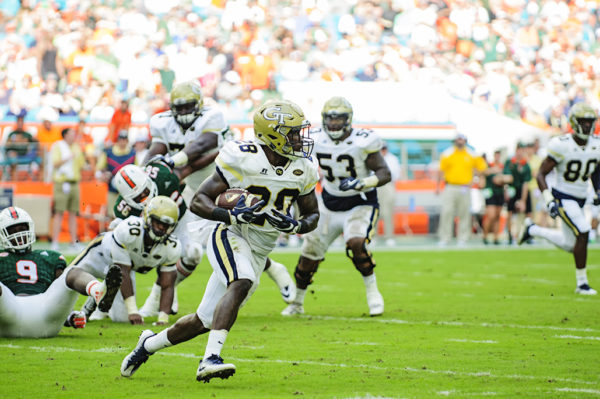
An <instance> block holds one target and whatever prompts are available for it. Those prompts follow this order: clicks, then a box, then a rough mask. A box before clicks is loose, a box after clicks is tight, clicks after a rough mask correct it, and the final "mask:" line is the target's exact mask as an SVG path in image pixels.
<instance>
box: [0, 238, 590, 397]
mask: <svg viewBox="0 0 600 399" xmlns="http://www.w3.org/2000/svg"><path fill="white" fill-rule="evenodd" d="M375 256H376V260H377V264H378V266H377V268H376V272H377V279H378V282H379V287H380V290H381V292H382V294H383V296H384V297H385V300H386V311H385V313H384V315H383V316H382V317H377V318H371V317H368V316H367V314H368V309H367V305H366V300H365V293H364V285H363V283H362V278H361V277H360V275H359V274H358V272H356V270H355V269H354V268H353V267H352V265H351V264H350V261H349V260H348V259H347V258H346V257H345V256H344V255H343V254H342V253H332V254H329V255H328V256H327V259H326V261H325V262H324V263H322V264H321V266H320V268H319V271H318V273H317V274H316V276H315V283H314V284H313V285H312V286H311V287H310V292H309V294H308V295H307V298H306V303H305V310H306V313H307V315H305V316H304V317H292V318H284V317H282V316H280V315H279V312H280V311H281V310H282V309H283V308H284V307H285V304H284V303H283V301H282V300H281V298H280V296H279V293H278V291H277V289H276V286H275V284H274V283H273V282H272V281H271V280H270V279H269V278H268V277H267V276H266V275H263V279H262V283H261V287H260V288H259V289H258V291H257V292H256V293H255V295H254V297H253V298H252V299H251V300H250V302H249V303H248V304H247V306H245V307H244V308H243V309H242V310H241V312H240V315H239V318H238V320H237V322H236V324H235V326H234V328H233V330H232V332H231V333H230V334H229V337H228V340H227V343H226V345H225V349H224V351H223V353H222V355H223V357H224V358H225V360H226V361H230V362H233V363H235V364H236V366H237V368H238V370H237V373H236V374H235V375H234V376H233V377H232V378H230V379H228V380H213V381H212V382H211V383H209V384H201V383H198V382H196V381H195V373H196V368H197V365H198V361H199V358H200V356H202V355H203V354H204V347H205V344H206V336H200V337H198V338H196V339H194V340H192V341H190V342H187V343H184V344H181V345H178V346H175V347H173V348H170V349H167V350H164V351H162V352H159V353H157V354H156V355H154V356H152V357H151V358H150V360H149V361H148V362H147V363H146V364H144V365H143V366H142V367H141V368H140V370H139V371H138V372H137V373H136V374H135V375H134V376H133V377H132V378H131V379H126V378H122V377H120V374H119V366H120V364H121V360H122V359H123V357H124V356H125V355H126V354H127V353H128V352H129V351H130V350H131V349H132V348H133V347H134V346H135V344H136V342H137V337H138V335H139V333H140V331H141V328H139V327H135V326H130V325H124V324H115V323H112V322H98V321H96V322H90V323H89V324H88V326H87V327H86V328H85V329H84V330H72V329H63V331H62V332H61V334H60V335H59V336H58V337H56V338H51V339H41V340H32V339H0V359H2V361H1V362H0V375H2V381H3V383H2V387H1V388H0V397H1V398H37V397H44V398H52V397H70V398H73V397H76V398H125V397H130V398H137V397H143V398H159V397H160V398H164V397H168V398H181V397H190V398H192V397H194V398H195V397H210V398H213V397H214V398H280V397H304V398H357V397H393V398H405V397H406V398H431V397H447V396H450V397H482V396H486V397H487V396H491V397H506V398H513V397H523V398H534V397H537V398H548V397H552V398H563V397H564V398H581V397H598V396H600V362H599V361H598V355H599V354H600V317H599V316H600V306H599V300H600V298H598V297H582V296H577V295H575V294H574V293H573V290H574V288H575V277H574V267H573V262H572V258H571V256H570V255H568V254H565V253H563V252H560V251H558V250H554V249H547V248H543V249H534V250H518V249H515V250H465V251H435V250H432V251H411V252H404V251H401V252H392V251H389V252H384V251H375ZM273 258H274V259H276V260H278V261H280V262H283V263H284V264H286V265H287V266H288V269H289V270H290V271H292V270H293V265H295V264H296V260H297V254H287V253H275V254H273ZM588 264H589V269H590V270H589V277H590V282H591V284H592V286H595V287H596V288H598V287H599V286H600V267H599V266H598V265H600V256H599V254H598V251H597V250H592V251H590V254H589V261H588ZM209 273H210V268H209V266H208V264H207V263H206V261H204V262H203V263H202V265H201V266H199V268H198V270H197V271H196V272H195V273H194V275H193V276H192V277H191V278H190V279H188V280H187V281H186V282H185V283H183V284H182V285H181V286H180V287H179V299H180V313H179V314H178V315H177V316H175V317H172V321H174V320H175V319H176V318H177V317H180V316H181V315H184V314H187V313H191V312H193V311H195V309H196V307H197V305H198V303H199V302H200V299H201V297H202V293H203V291H204V285H205V281H206V280H207V278H208V276H209ZM154 278H155V274H154V273H150V274H149V275H146V276H138V290H139V293H140V294H139V295H138V305H140V306H141V304H142V302H143V300H144V299H145V296H146V294H147V293H148V292H149V288H150V286H151V284H152V282H153V280H154ZM594 283H595V284H594ZM82 303H83V297H82V298H80V301H79V302H78V306H79V305H81V304H82ZM152 321H153V320H152V319H150V320H147V325H146V328H153V327H151V326H150V325H149V323H150V322H152ZM154 329H155V331H158V330H159V329H160V328H156V327H154Z"/></svg>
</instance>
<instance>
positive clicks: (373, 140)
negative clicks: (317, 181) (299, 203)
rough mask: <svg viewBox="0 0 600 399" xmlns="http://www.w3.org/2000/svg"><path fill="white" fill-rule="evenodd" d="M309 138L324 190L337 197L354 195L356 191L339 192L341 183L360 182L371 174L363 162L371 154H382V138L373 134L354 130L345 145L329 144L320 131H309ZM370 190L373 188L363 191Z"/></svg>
mask: <svg viewBox="0 0 600 399" xmlns="http://www.w3.org/2000/svg"><path fill="white" fill-rule="evenodd" d="M311 137H312V138H313V139H314V140H315V147H314V150H313V157H314V158H316V159H317V161H318V162H319V166H320V167H321V172H322V174H323V181H322V182H321V184H322V185H323V188H324V189H325V190H327V192H328V193H329V194H331V195H334V196H337V197H349V196H353V195H356V190H348V191H341V190H340V189H339V186H340V182H341V181H342V180H343V179H345V178H346V177H355V178H359V179H363V178H365V177H369V176H370V175H371V174H373V171H371V170H370V169H368V168H367V165H366V160H367V157H368V156H369V155H370V154H372V153H374V152H379V151H380V150H381V147H382V146H383V142H382V140H381V138H379V136H378V135H377V134H375V133H374V132H373V131H372V130H367V129H357V128H353V129H352V133H350V136H348V137H347V138H346V139H345V140H344V141H334V140H332V139H331V137H329V135H328V134H327V133H326V132H325V131H324V130H323V129H315V130H313V131H311ZM371 190H374V188H373V187H369V188H366V189H365V190H363V191H365V192H366V191H371Z"/></svg>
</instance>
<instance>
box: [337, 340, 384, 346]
mask: <svg viewBox="0 0 600 399" xmlns="http://www.w3.org/2000/svg"><path fill="white" fill-rule="evenodd" d="M330 343H331V344H340V345H368V346H377V345H381V344H380V343H379V342H346V341H333V342H330Z"/></svg>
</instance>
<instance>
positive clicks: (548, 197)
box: [542, 189, 554, 205]
mask: <svg viewBox="0 0 600 399" xmlns="http://www.w3.org/2000/svg"><path fill="white" fill-rule="evenodd" d="M542 196H543V197H544V202H545V203H546V205H548V204H549V203H550V202H552V201H554V196H553V195H552V193H551V192H550V190H548V189H545V190H544V191H542Z"/></svg>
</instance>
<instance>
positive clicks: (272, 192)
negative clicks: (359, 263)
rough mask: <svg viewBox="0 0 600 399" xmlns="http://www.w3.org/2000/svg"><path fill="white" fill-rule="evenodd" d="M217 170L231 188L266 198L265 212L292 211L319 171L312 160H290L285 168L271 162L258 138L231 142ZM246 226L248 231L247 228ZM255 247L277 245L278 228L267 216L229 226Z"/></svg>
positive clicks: (267, 249)
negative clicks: (247, 222) (242, 189)
mask: <svg viewBox="0 0 600 399" xmlns="http://www.w3.org/2000/svg"><path fill="white" fill-rule="evenodd" d="M215 163H216V164H217V173H219V175H220V176H221V177H222V178H223V179H224V180H225V181H226V182H227V184H229V187H230V188H233V187H240V188H244V189H246V190H248V191H250V192H251V193H253V194H255V195H257V196H259V197H261V199H262V200H264V201H265V206H264V207H263V208H262V211H265V212H269V211H270V210H271V209H277V210H279V211H281V212H283V213H289V212H290V207H291V206H292V203H294V202H295V201H296V199H297V198H298V197H299V196H301V195H306V194H309V193H310V192H311V191H313V190H314V189H315V186H316V184H317V181H318V180H319V174H318V169H317V165H316V164H315V163H314V162H313V161H312V159H307V158H299V159H295V160H291V159H290V161H289V162H288V163H287V165H286V166H284V167H274V166H273V165H271V163H270V162H269V160H268V159H267V156H266V155H265V153H264V151H263V148H262V147H261V145H260V144H259V143H258V142H256V141H238V140H235V141H228V142H227V143H226V144H225V146H224V147H223V148H222V149H221V151H220V152H219V156H218V157H217V159H216V160H215ZM246 226H247V234H246V233H245V232H244V229H245V228H246ZM228 229H231V230H232V231H234V232H235V233H236V234H239V235H241V236H242V237H244V238H246V239H247V240H248V241H249V243H250V244H251V245H252V246H253V247H254V246H258V247H260V248H261V249H264V250H266V251H271V250H272V249H273V247H275V242H276V240H277V237H279V234H280V233H279V231H277V230H276V229H275V228H273V226H271V225H270V224H269V222H267V221H266V220H265V219H264V218H263V219H259V220H258V221H256V222H254V223H252V224H247V225H234V226H230V227H228Z"/></svg>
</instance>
